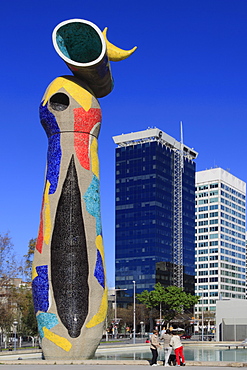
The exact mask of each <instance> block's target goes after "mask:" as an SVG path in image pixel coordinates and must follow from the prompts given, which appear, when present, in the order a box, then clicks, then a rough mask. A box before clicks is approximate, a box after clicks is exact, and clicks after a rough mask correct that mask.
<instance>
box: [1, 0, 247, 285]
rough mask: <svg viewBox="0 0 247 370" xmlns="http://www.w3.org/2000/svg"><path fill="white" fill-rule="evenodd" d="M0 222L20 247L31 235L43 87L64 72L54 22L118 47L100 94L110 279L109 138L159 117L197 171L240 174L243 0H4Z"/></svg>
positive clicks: (245, 61)
mask: <svg viewBox="0 0 247 370" xmlns="http://www.w3.org/2000/svg"><path fill="white" fill-rule="evenodd" d="M0 11H1V22H0V34H1V44H0V45H1V47H0V49H1V62H0V63H1V84H0V91H1V95H0V96H1V101H0V104H1V116H0V121H1V126H0V127H1V146H0V155H1V162H0V163H1V182H0V205H1V211H0V232H1V233H5V232H7V231H9V233H10V236H11V237H12V241H13V243H14V248H15V250H16V253H17V254H18V255H19V256H22V255H23V254H25V253H26V250H27V245H28V242H29V240H30V239H31V238H35V237H36V236H37V231H38V225H39V214H40V208H41V198H42V192H43V184H44V175H45V164H46V151H47V138H46V135H45V132H44V130H43V128H42V127H41V125H40V122H39V116H38V106H39V103H40V100H41V98H42V95H43V93H44V91H45V89H46V87H47V85H48V84H49V83H50V82H51V81H52V80H53V79H54V78H56V77H58V76H61V75H64V74H69V73H70V72H69V70H68V69H67V67H66V65H65V64H64V63H63V61H62V60H61V59H60V58H59V56H58V55H57V54H56V52H55V50H54V49H53V46H52V42H51V33H52V31H53V29H54V27H55V26H56V25H57V24H58V23H60V22H61V21H64V20H66V19H71V18H82V19H86V20H90V21H92V22H94V23H95V24H96V25H97V26H98V27H99V28H100V29H102V30H103V29H104V27H106V26H107V27H108V38H109V40H110V41H111V42H113V43H114V44H116V45H117V46H120V47H122V48H123V49H130V48H132V47H133V46H135V45H137V46H138V49H137V51H136V52H135V53H134V55H132V56H131V57H130V58H129V59H127V60H125V61H122V62H119V63H112V72H113V76H114V80H115V88H114V90H113V92H112V93H111V94H110V95H108V96H107V97H105V98H103V99H100V104H101V108H102V111H103V123H102V129H101V133H100V138H99V154H100V163H101V201H102V218H103V236H104V244H105V252H106V263H107V276H108V285H109V286H114V197H115V193H114V192H115V191H114V189H115V188H114V171H115V168H114V161H115V160H114V157H115V144H114V142H113V140H112V136H114V135H118V134H122V133H128V132H131V131H138V130H144V129H146V128H147V127H150V126H156V127H158V128H160V129H161V130H163V131H165V132H167V133H168V134H169V135H171V136H173V137H175V138H176V139H177V140H179V139H180V137H179V136H180V134H179V121H181V120H182V121H183V125H184V142H185V144H186V145H189V146H190V147H193V148H194V149H195V150H196V151H198V152H199V156H198V159H197V160H196V162H197V170H204V169H207V168H211V167H214V166H220V167H222V168H223V169H230V172H231V173H232V174H233V175H235V176H237V177H239V178H240V179H241V180H243V181H247V165H246V138H247V1H246V0H186V1H185V0H172V1H171V0H153V1H140V0H136V1H133V0H125V1H121V0H120V1H113V0H111V1H109V0H106V1H102V0H95V1H93V0H91V1H86V0H84V1H79V0H73V1H64V0H59V1H58V0H43V1H37V0H32V1H31V0H28V1H27V0H23V1H19V0H13V1H2V2H1V5H0Z"/></svg>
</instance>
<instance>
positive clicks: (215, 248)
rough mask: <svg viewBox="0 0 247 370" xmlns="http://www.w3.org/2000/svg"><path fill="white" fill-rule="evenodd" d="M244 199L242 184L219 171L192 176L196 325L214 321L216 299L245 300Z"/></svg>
mask: <svg viewBox="0 0 247 370" xmlns="http://www.w3.org/2000/svg"><path fill="white" fill-rule="evenodd" d="M245 199H246V183H245V182H243V181H241V180H240V179H238V178H237V177H235V176H233V175H231V174H230V173H229V172H227V171H225V170H223V169H222V168H213V169H210V170H205V171H200V172H197V173H196V280H195V294H196V295H200V296H201V297H202V298H201V299H200V301H199V303H198V304H197V305H196V307H195V318H196V319H199V325H201V323H202V321H204V325H205V324H206V325H207V326H208V327H209V326H210V322H211V324H212V323H213V322H214V312H215V310H216V300H219V299H231V298H235V299H246V242H245V235H246V234H245V233H246V229H245V217H246V216H245V212H246V201H245ZM202 312H203V315H202ZM201 320H202V321H201Z"/></svg>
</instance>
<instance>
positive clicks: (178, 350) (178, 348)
mask: <svg viewBox="0 0 247 370" xmlns="http://www.w3.org/2000/svg"><path fill="white" fill-rule="evenodd" d="M175 333H176V332H172V337H171V340H170V345H171V346H172V348H173V349H174V352H175V356H176V362H177V366H180V363H181V366H185V359H184V349H183V346H182V343H181V340H180V335H181V334H175ZM180 359H181V362H180Z"/></svg>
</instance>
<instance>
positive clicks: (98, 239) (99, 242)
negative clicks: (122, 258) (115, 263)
mask: <svg viewBox="0 0 247 370" xmlns="http://www.w3.org/2000/svg"><path fill="white" fill-rule="evenodd" d="M95 244H96V247H97V249H98V250H99V251H100V254H101V257H102V261H103V263H105V256H104V246H103V239H102V236H101V235H98V236H96V239H95Z"/></svg>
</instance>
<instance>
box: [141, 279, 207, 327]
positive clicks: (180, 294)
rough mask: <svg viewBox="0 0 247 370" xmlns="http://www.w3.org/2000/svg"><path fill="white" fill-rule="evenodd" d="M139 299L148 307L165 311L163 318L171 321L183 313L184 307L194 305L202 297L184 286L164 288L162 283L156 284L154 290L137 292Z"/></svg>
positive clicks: (187, 307)
mask: <svg viewBox="0 0 247 370" xmlns="http://www.w3.org/2000/svg"><path fill="white" fill-rule="evenodd" d="M137 299H138V300H139V301H140V302H142V303H143V304H145V306H146V307H147V308H150V309H152V308H155V307H156V308H157V309H158V308H159V309H160V312H161V313H162V312H164V315H163V318H164V319H165V320H166V321H167V322H170V321H171V320H173V319H174V317H175V316H176V315H177V314H178V313H182V312H183V311H184V309H189V308H191V307H193V306H194V305H195V304H196V303H197V302H198V300H199V299H200V297H197V296H193V295H192V294H190V293H186V292H184V291H183V289H182V288H178V287H176V286H169V287H166V288H164V287H163V286H162V285H161V284H160V283H157V284H155V286H154V290H152V291H150V292H149V291H147V290H144V291H143V292H142V293H140V294H137Z"/></svg>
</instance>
